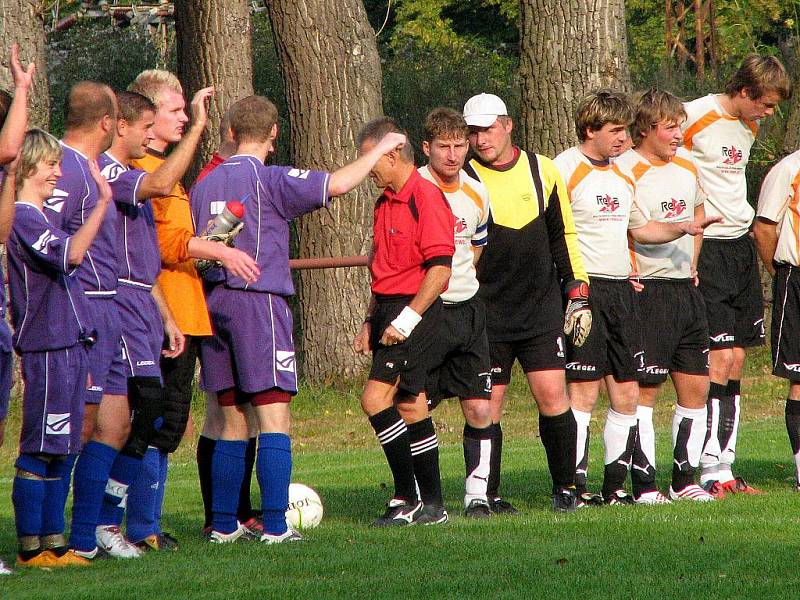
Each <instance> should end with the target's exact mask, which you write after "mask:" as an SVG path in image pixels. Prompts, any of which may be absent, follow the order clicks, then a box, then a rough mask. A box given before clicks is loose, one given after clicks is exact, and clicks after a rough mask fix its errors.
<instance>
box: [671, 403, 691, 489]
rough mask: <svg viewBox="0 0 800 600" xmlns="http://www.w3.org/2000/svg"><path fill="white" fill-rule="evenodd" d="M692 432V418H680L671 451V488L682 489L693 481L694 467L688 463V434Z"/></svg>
mask: <svg viewBox="0 0 800 600" xmlns="http://www.w3.org/2000/svg"><path fill="white" fill-rule="evenodd" d="M691 433H692V420H691V419H686V418H684V419H681V422H680V424H679V425H678V435H677V436H676V437H675V448H674V449H673V451H672V489H673V490H675V491H676V492H677V491H680V490H682V489H683V488H685V487H686V486H687V485H692V484H693V483H694V472H695V467H693V466H692V465H690V464H689V436H690V435H691Z"/></svg>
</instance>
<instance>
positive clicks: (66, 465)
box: [41, 454, 78, 535]
mask: <svg viewBox="0 0 800 600" xmlns="http://www.w3.org/2000/svg"><path fill="white" fill-rule="evenodd" d="M76 458H78V455H77V454H68V455H67V456H65V457H64V460H56V459H53V460H51V461H50V462H49V463H47V477H46V478H45V480H44V495H45V496H44V505H43V507H42V532H41V535H51V534H54V533H64V529H65V528H66V526H65V523H64V509H65V508H66V506H67V496H68V495H69V484H70V480H71V479H72V467H74V466H75V459H76Z"/></svg>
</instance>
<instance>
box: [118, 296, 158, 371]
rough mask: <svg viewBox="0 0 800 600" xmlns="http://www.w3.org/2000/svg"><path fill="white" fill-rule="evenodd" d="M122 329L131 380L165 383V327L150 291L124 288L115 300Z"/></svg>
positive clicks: (127, 369) (126, 366)
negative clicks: (151, 378)
mask: <svg viewBox="0 0 800 600" xmlns="http://www.w3.org/2000/svg"><path fill="white" fill-rule="evenodd" d="M114 301H115V302H116V303H117V311H118V312H119V321H120V323H121V325H122V348H123V355H124V357H125V368H126V376H127V377H158V378H159V379H161V367H160V362H159V361H160V360H161V348H162V347H163V344H164V325H163V324H162V321H161V313H159V312H158V306H157V305H156V301H155V298H153V294H151V293H150V290H148V289H145V288H141V289H140V288H135V287H133V286H130V285H125V284H120V286H119V287H118V288H117V295H116V297H115V298H114Z"/></svg>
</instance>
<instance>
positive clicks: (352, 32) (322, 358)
mask: <svg viewBox="0 0 800 600" xmlns="http://www.w3.org/2000/svg"><path fill="white" fill-rule="evenodd" d="M267 4H268V7H269V15H270V20H271V22H272V30H273V33H274V36H275V43H276V47H277V50H278V56H279V58H280V63H281V71H282V74H283V78H284V82H285V88H286V104H287V107H288V112H289V115H288V116H289V124H290V128H291V134H292V135H291V139H292V153H291V156H292V160H293V162H294V163H295V165H296V166H298V167H304V168H319V169H326V170H334V169H336V168H337V167H340V166H342V165H344V164H346V163H347V162H349V161H351V160H353V159H354V158H355V157H356V154H357V148H356V146H355V138H356V136H357V134H358V131H359V129H360V128H361V127H362V125H363V124H365V123H366V122H368V121H369V120H371V119H373V118H375V117H377V116H380V115H381V114H382V112H383V111H382V104H381V66H380V58H379V56H378V49H377V46H376V43H375V32H374V31H373V30H372V28H371V27H370V25H369V21H368V20H367V15H366V12H365V10H364V6H363V4H362V2H361V0H270V1H269V2H268V3H267ZM284 139H285V138H284ZM279 142H280V140H279ZM375 196H376V194H375V189H374V187H372V186H371V185H368V184H362V185H361V186H359V187H358V188H356V189H355V190H354V191H352V192H350V193H349V194H347V195H346V196H344V197H341V198H337V199H334V200H333V201H332V203H331V205H330V207H329V208H327V209H322V210H319V211H316V212H314V213H312V214H310V215H306V216H305V217H303V218H302V219H300V220H298V222H297V236H298V242H299V255H300V257H302V258H305V257H318V256H341V255H350V254H365V253H367V252H368V250H369V248H370V244H371V233H372V207H373V201H374V199H375ZM298 279H299V298H300V309H301V327H302V350H303V358H304V360H303V365H304V370H303V374H304V375H305V376H306V377H307V378H309V379H311V380H314V381H326V380H331V379H334V378H336V377H338V376H340V375H352V374H353V373H355V372H356V371H357V370H359V369H360V368H362V367H363V365H364V361H363V360H361V359H359V358H357V357H356V355H355V354H354V353H353V350H352V349H351V346H352V339H353V335H354V334H355V333H356V332H357V330H358V328H359V327H360V326H361V323H362V320H363V318H364V311H365V307H366V302H367V300H368V298H369V273H368V271H367V269H365V268H363V267H360V268H350V269H325V270H313V271H302V272H300V273H299V277H298Z"/></svg>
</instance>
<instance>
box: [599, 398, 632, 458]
mask: <svg viewBox="0 0 800 600" xmlns="http://www.w3.org/2000/svg"><path fill="white" fill-rule="evenodd" d="M634 427H636V415H623V414H622V413H618V412H617V411H615V410H613V409H611V408H609V409H608V416H607V417H606V426H605V429H603V444H604V445H605V456H604V459H603V460H604V462H605V464H607V465H608V464H611V463H612V462H614V461H616V460H619V459H620V457H626V456H627V460H628V463H629V464H628V468H630V460H631V455H632V452H633V448H630V449H629V448H628V438H629V436H630V433H631V429H632V428H634ZM629 452H630V454H629Z"/></svg>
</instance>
